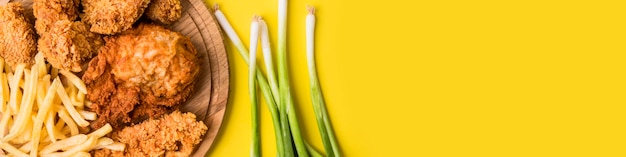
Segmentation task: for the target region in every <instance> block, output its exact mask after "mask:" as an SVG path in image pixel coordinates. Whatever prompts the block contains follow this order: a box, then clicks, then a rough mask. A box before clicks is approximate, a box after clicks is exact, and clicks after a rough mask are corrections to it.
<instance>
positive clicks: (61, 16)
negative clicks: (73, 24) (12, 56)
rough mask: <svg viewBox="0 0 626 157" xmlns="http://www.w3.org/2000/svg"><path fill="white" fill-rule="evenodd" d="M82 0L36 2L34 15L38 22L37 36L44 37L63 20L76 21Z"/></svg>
mask: <svg viewBox="0 0 626 157" xmlns="http://www.w3.org/2000/svg"><path fill="white" fill-rule="evenodd" d="M79 3H80V0H34V1H33V14H34V15H35V18H37V20H36V21H35V28H36V29H37V34H39V35H44V34H46V33H48V31H50V30H51V29H52V27H54V23H55V22H57V21H61V20H69V21H74V20H76V18H77V17H78V4H79Z"/></svg>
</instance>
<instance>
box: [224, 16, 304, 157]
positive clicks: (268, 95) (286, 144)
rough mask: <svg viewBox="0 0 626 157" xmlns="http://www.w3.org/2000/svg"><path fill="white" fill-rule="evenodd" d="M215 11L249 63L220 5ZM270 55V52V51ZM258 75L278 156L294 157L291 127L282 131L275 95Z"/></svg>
mask: <svg viewBox="0 0 626 157" xmlns="http://www.w3.org/2000/svg"><path fill="white" fill-rule="evenodd" d="M214 11H215V12H214V15H215V18H216V19H217V21H218V23H219V25H220V26H221V27H222V29H223V31H224V32H225V34H226V36H228V38H229V39H230V40H231V42H233V44H234V45H235V47H236V48H237V50H238V51H239V55H240V56H241V57H242V59H243V60H244V61H245V62H246V64H247V63H249V57H248V50H247V49H246V47H245V46H244V45H243V43H242V42H241V39H240V38H239V36H238V35H237V33H236V32H235V30H234V29H233V27H232V26H231V25H230V22H229V21H228V19H226V16H225V15H224V13H222V11H220V10H219V5H217V4H216V5H215V9H214ZM268 53H270V52H269V51H268ZM256 73H257V74H256V79H257V83H258V86H259V88H260V89H261V93H262V94H263V97H264V98H265V101H266V104H267V106H268V108H269V109H270V112H271V113H272V120H273V121H274V132H275V134H276V136H277V137H276V141H277V149H278V152H279V154H278V155H279V156H281V155H282V156H285V157H290V156H294V155H293V154H294V152H293V147H292V142H291V134H290V133H289V132H290V131H289V127H288V126H287V129H281V124H282V123H281V122H280V121H282V119H280V117H279V112H278V109H277V106H278V105H277V104H278V103H277V102H276V99H274V98H273V94H272V91H271V89H270V86H269V84H268V80H267V79H266V78H265V76H264V75H263V74H262V73H261V70H260V69H258V67H257V68H256ZM273 84H276V82H275V81H274V82H273ZM285 120H286V119H285ZM285 123H286V122H285ZM284 135H289V136H284Z"/></svg>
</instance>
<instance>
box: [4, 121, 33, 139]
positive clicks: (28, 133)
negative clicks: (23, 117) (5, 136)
mask: <svg viewBox="0 0 626 157" xmlns="http://www.w3.org/2000/svg"><path fill="white" fill-rule="evenodd" d="M29 117H30V118H28V119H29V120H27V121H26V122H25V123H26V124H24V125H25V126H26V128H24V132H20V133H19V135H18V136H17V137H15V138H13V139H11V140H10V141H9V143H11V144H15V145H20V144H24V143H27V142H28V141H30V138H31V137H32V132H33V120H32V119H33V116H32V115H31V116H29Z"/></svg>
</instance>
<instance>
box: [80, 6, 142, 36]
mask: <svg viewBox="0 0 626 157" xmlns="http://www.w3.org/2000/svg"><path fill="white" fill-rule="evenodd" d="M148 3H150V0H83V1H82V4H83V12H84V14H82V15H81V18H82V20H83V21H84V22H85V23H87V24H89V25H91V31H92V32H96V33H100V34H108V35H113V34H117V33H120V32H122V31H124V30H127V29H130V28H131V27H132V25H133V23H135V21H137V20H138V19H139V18H140V17H141V15H142V14H143V12H144V10H145V9H146V7H148Z"/></svg>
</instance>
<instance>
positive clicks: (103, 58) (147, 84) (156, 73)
mask: <svg viewBox="0 0 626 157" xmlns="http://www.w3.org/2000/svg"><path fill="white" fill-rule="evenodd" d="M104 39H105V41H106V43H105V45H104V46H103V47H102V48H101V49H100V52H99V54H98V56H97V57H95V58H94V59H92V61H91V62H90V63H89V68H88V69H87V71H86V72H85V74H84V75H83V81H84V82H85V84H86V85H87V90H88V94H87V99H89V100H90V101H91V102H93V104H94V105H92V106H96V107H95V112H96V113H97V114H98V117H99V118H98V120H96V121H94V122H93V123H94V124H92V127H93V128H94V129H96V128H99V127H100V126H103V125H104V124H106V123H111V125H112V126H113V127H114V128H119V127H121V126H123V125H124V124H125V123H129V122H131V121H130V120H131V119H137V118H140V117H143V116H149V117H151V118H155V117H158V116H160V115H162V114H164V113H166V112H167V111H170V110H173V109H176V108H177V107H178V106H179V105H180V104H182V103H183V102H185V101H186V100H187V98H189V96H190V95H191V93H192V91H193V88H194V84H195V81H196V80H197V78H198V74H199V69H200V65H199V64H200V63H199V59H198V56H197V55H198V54H197V52H196V50H195V48H194V47H193V45H192V44H191V41H190V40H189V38H187V37H185V36H183V35H181V34H180V33H178V32H173V31H170V30H167V29H165V28H163V27H162V26H158V25H153V24H140V25H139V26H138V27H137V28H135V29H131V30H127V31H125V32H122V33H121V34H119V35H116V36H110V37H105V38H104ZM118 95H119V96H118ZM129 100H132V101H129Z"/></svg>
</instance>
